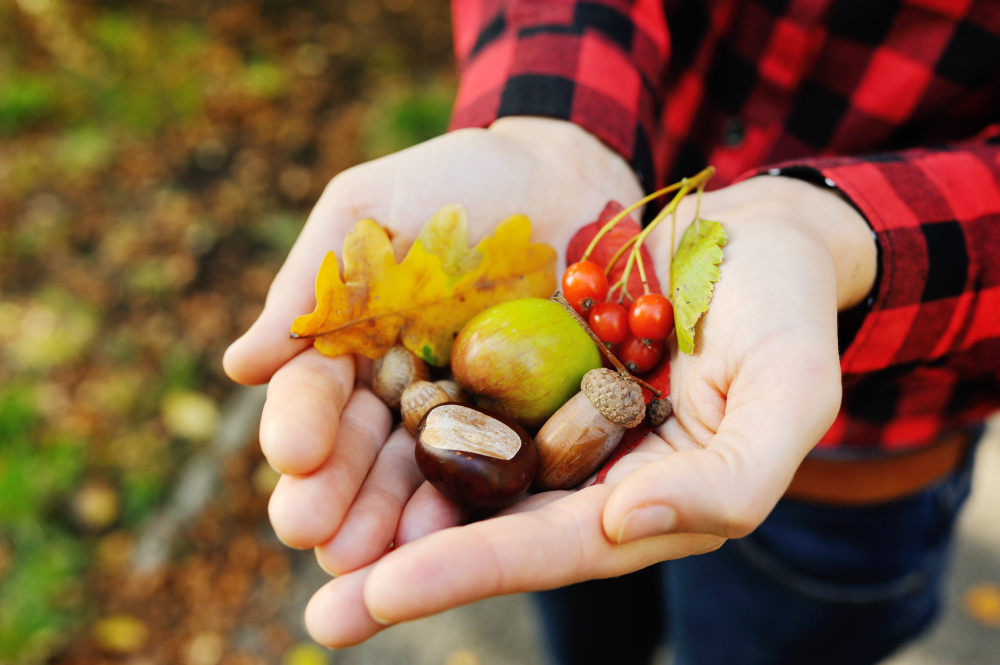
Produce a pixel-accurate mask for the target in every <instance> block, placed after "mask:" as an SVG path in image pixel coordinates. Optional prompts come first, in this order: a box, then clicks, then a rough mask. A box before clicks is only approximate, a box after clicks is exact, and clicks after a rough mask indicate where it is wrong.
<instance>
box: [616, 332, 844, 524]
mask: <svg viewBox="0 0 1000 665" xmlns="http://www.w3.org/2000/svg"><path fill="white" fill-rule="evenodd" d="M776 342H777V343H775V344H770V345H768V346H769V347H771V348H772V349H774V351H773V352H768V351H767V350H762V351H760V352H758V353H755V354H754V356H753V357H751V358H748V359H746V361H744V362H743V363H742V364H741V365H740V369H739V371H738V373H737V375H736V376H735V377H734V380H733V382H732V384H731V385H730V390H729V393H728V395H727V398H726V400H727V403H726V413H725V415H724V416H723V418H722V421H721V423H720V424H719V427H718V429H717V430H716V434H715V435H714V436H713V437H712V438H711V439H710V440H709V442H708V445H707V446H706V447H705V448H704V449H694V450H691V449H688V450H682V451H679V452H677V453H675V454H671V455H668V456H666V457H665V458H663V459H660V460H658V461H655V462H652V463H650V464H647V465H645V466H643V467H641V468H640V469H638V470H637V471H635V472H634V473H632V474H631V475H629V476H628V477H627V478H626V479H625V480H624V482H622V484H621V485H619V486H618V487H617V488H616V489H615V491H614V493H613V494H612V495H611V496H610V497H609V499H608V502H607V503H606V504H605V508H604V513H603V525H604V532H605V535H606V536H607V538H608V539H609V540H611V541H612V542H617V543H619V544H621V543H626V542H632V541H635V540H638V539H641V538H647V537H650V536H654V535H660V534H664V533H674V532H677V533H680V532H692V533H707V534H714V535H718V536H722V537H725V538H738V537H741V536H745V535H746V534H748V533H750V532H751V531H753V530H754V529H755V528H756V527H757V526H758V525H759V524H760V523H761V522H762V521H764V518H765V517H767V515H768V513H770V511H771V509H772V508H774V505H775V504H776V503H777V502H778V500H779V499H780V498H781V495H782V494H783V493H784V491H785V489H786V488H787V487H788V484H789V483H790V482H791V479H792V476H793V475H794V473H795V470H796V469H797V468H798V465H799V464H800V463H801V461H802V459H803V458H804V457H805V455H806V453H807V452H808V451H809V450H810V449H811V448H812V447H813V445H815V443H816V442H817V441H819V439H820V437H822V436H823V434H824V433H825V432H826V430H827V429H828V428H829V427H830V425H831V424H832V423H833V420H834V418H835V417H836V414H837V410H838V409H839V407H840V394H841V388H840V367H839V363H838V360H837V354H836V349H835V348H834V349H833V351H832V353H830V352H829V349H828V347H829V342H828V340H822V339H821V340H817V339H815V338H811V339H810V338H799V339H794V340H780V341H778V340H776ZM796 349H798V352H796ZM688 406H689V408H688V409H685V408H684V406H683V405H680V411H681V413H680V415H679V418H680V425H681V427H683V426H684V419H685V417H690V416H689V415H686V414H689V413H697V412H698V405H697V404H692V405H688Z"/></svg>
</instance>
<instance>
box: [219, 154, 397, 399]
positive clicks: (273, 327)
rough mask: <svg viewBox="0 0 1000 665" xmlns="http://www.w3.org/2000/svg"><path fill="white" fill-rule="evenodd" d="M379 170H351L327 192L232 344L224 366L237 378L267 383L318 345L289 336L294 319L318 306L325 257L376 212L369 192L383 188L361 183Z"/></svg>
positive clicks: (374, 175) (241, 380)
mask: <svg viewBox="0 0 1000 665" xmlns="http://www.w3.org/2000/svg"><path fill="white" fill-rule="evenodd" d="M379 173H380V171H379V170H377V169H371V168H370V167H365V169H364V170H363V172H362V173H361V174H360V177H359V176H358V175H352V174H350V173H349V172H345V173H344V174H341V176H338V178H335V179H334V180H333V181H331V182H330V184H329V185H328V186H327V188H326V189H325V190H324V191H323V195H322V196H320V199H319V201H317V202H316V206H315V207H314V208H313V210H312V212H311V213H310V214H309V219H308V220H307V221H306V225H305V226H304V227H303V229H302V233H301V235H300V236H299V238H298V240H296V242H295V245H294V246H293V247H292V250H291V251H290V252H289V254H288V258H287V259H286V260H285V263H284V265H283V266H282V267H281V270H279V271H278V274H277V275H276V276H275V278H274V282H273V283H272V284H271V288H270V289H269V290H268V293H267V299H266V300H265V302H264V310H263V311H262V312H261V314H260V316H259V317H258V318H257V320H256V321H255V322H254V323H253V325H252V326H250V329H249V330H247V332H246V333H244V334H243V336H241V337H240V338H239V339H237V340H236V341H235V342H233V343H232V344H231V345H230V347H229V348H228V349H226V353H225V355H224V357H223V359H222V365H223V368H224V369H225V370H226V374H228V375H229V377H230V378H231V379H233V380H234V381H236V382H238V383H242V384H247V385H255V384H259V383H265V382H267V381H268V380H269V379H270V378H271V376H272V375H273V374H274V373H275V372H276V371H277V370H278V368H279V367H281V366H282V365H284V364H285V363H286V362H288V360H290V359H291V358H294V357H295V356H296V355H297V354H299V353H301V352H302V351H303V349H306V348H308V347H309V346H310V345H311V344H312V342H311V341H310V340H302V339H291V338H289V336H288V333H289V331H290V330H291V328H292V322H293V321H294V320H295V318H296V317H298V316H302V315H303V314H308V313H309V312H311V311H313V309H315V307H316V274H317V273H318V272H319V267H320V264H321V263H322V262H323V257H324V256H326V253H327V252H329V251H333V252H336V253H337V255H338V256H339V255H340V251H341V247H343V245H344V238H345V237H346V235H347V233H348V232H349V231H350V229H351V226H352V225H353V224H354V222H356V221H358V220H359V219H362V218H363V217H365V216H369V215H370V213H371V211H370V209H369V208H370V207H369V206H368V205H366V203H365V199H366V196H365V193H366V192H368V191H377V190H378V185H377V184H374V185H372V186H370V187H364V186H359V185H363V184H364V183H365V182H367V181H368V180H371V179H379ZM348 180H349V181H350V183H348V182H347V181H348ZM359 215H360V216H359Z"/></svg>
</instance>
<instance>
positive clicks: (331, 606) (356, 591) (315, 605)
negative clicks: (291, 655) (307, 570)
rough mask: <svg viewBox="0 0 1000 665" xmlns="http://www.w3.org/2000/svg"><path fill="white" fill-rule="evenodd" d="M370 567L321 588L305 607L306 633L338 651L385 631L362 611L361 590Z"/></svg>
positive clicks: (366, 611) (363, 605)
mask: <svg viewBox="0 0 1000 665" xmlns="http://www.w3.org/2000/svg"><path fill="white" fill-rule="evenodd" d="M371 570H372V566H368V567H367V568H362V569H361V570H356V571H354V572H353V573H348V574H347V575H342V576H341V577H338V578H337V579H335V580H332V581H330V582H327V583H326V584H325V585H324V586H322V587H320V589H319V591H317V592H316V593H315V594H314V595H313V597H312V598H311V599H310V600H309V604H308V605H306V616H305V620H306V630H308V631H309V635H310V636H312V638H313V639H314V640H316V641H317V642H319V643H320V644H322V645H324V646H327V647H330V648H331V649H341V648H344V647H349V646H353V645H355V644H359V643H361V642H364V641H365V640H367V639H368V638H369V637H371V636H372V635H374V634H376V633H378V632H379V631H381V630H384V629H385V626H384V625H382V624H380V623H378V622H376V621H375V620H374V619H373V618H372V617H371V615H370V614H368V610H367V609H365V603H364V597H363V591H364V586H365V580H367V579H368V574H369V573H371Z"/></svg>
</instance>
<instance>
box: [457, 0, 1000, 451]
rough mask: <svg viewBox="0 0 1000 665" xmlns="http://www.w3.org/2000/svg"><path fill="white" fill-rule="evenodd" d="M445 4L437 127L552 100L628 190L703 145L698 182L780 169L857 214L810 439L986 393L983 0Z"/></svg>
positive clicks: (547, 112) (884, 427)
mask: <svg viewBox="0 0 1000 665" xmlns="http://www.w3.org/2000/svg"><path fill="white" fill-rule="evenodd" d="M453 15H454V26H455V48H456V52H457V56H458V59H459V66H460V69H461V73H462V76H461V84H460V86H459V92H458V98H457V101H456V105H455V111H454V116H453V119H452V126H453V128H458V127H474V126H479V127H484V126H488V125H489V124H490V123H491V122H493V121H494V120H495V119H497V118H499V117H501V116H508V115H541V116H550V117H556V118H562V119H565V120H570V121H572V122H574V123H576V124H578V125H580V126H582V127H584V128H585V129H587V130H588V131H589V132H591V133H592V134H594V135H596V136H597V137H599V138H600V139H602V140H603V141H604V142H605V143H607V144H608V145H609V146H611V147H612V148H613V149H615V150H616V151H618V152H619V153H620V154H622V155H623V156H624V157H625V158H626V159H628V160H629V161H630V162H631V164H632V165H633V167H634V169H635V171H636V172H637V173H638V174H639V177H640V179H641V180H642V182H643V183H644V185H645V186H646V187H647V188H653V187H654V186H655V185H657V184H660V183H664V182H669V181H673V180H677V179H679V178H680V177H682V176H685V175H691V174H693V173H695V172H697V171H698V170H699V169H701V168H702V167H704V166H705V165H706V164H713V165H715V167H716V168H717V169H718V176H717V177H716V179H715V180H714V181H713V185H714V186H716V187H718V186H722V185H724V184H727V183H729V182H732V181H733V180H734V179H736V178H738V177H740V175H741V174H745V173H746V172H747V171H751V172H757V173H759V172H762V171H766V170H768V169H770V168H772V167H777V168H783V169H788V168H791V169H792V172H793V173H795V172H797V173H798V174H799V175H802V174H812V175H813V176H815V177H818V178H819V179H820V180H822V179H823V178H824V177H825V178H828V179H829V180H831V181H832V182H834V183H835V184H836V186H837V187H838V188H839V189H840V190H841V191H842V192H843V193H844V194H846V196H847V197H849V198H850V200H851V201H852V202H853V203H854V204H855V205H856V206H857V208H858V209H859V210H860V211H861V212H862V213H863V214H864V215H865V217H866V218H867V219H868V222H869V223H870V224H871V226H872V228H873V229H874V231H875V233H876V237H877V240H878V244H879V263H880V265H879V271H880V272H879V279H878V283H877V286H876V289H875V290H874V291H873V293H872V297H871V298H870V299H869V302H868V303H866V304H865V305H866V311H865V312H864V313H863V317H861V318H859V319H858V320H857V321H856V324H855V325H853V326H850V328H851V330H850V333H847V332H845V333H844V334H843V335H842V337H847V338H848V339H842V342H843V348H842V351H843V353H842V370H843V374H844V389H845V392H844V402H843V406H842V409H841V412H840V415H839V416H838V418H837V421H836V422H835V423H834V425H833V427H832V428H831V429H830V431H829V433H828V434H827V435H826V437H824V439H823V442H822V443H821V444H820V445H821V447H827V448H839V453H848V452H849V451H851V450H859V451H860V449H859V448H857V446H867V447H868V448H869V449H870V447H871V446H872V445H873V444H878V445H880V446H881V447H882V448H883V449H892V450H898V449H906V448H911V447H915V446H920V445H923V444H925V443H927V442H929V441H931V440H933V439H934V438H935V437H936V436H937V435H938V434H939V433H940V431H941V430H942V429H944V428H947V427H953V426H958V425H963V424H967V423H971V422H977V421H980V420H982V419H983V418H984V417H985V416H986V415H988V414H989V413H991V412H993V411H995V410H997V409H998V408H1000V184H998V183H1000V141H998V140H996V137H997V135H998V134H1000V132H996V131H993V132H991V131H990V129H989V126H990V123H995V122H997V121H998V120H1000V3H998V2H996V1H983V0H893V1H889V0H631V1H630V0H591V1H573V0H562V1H530V0H453ZM990 137H993V138H990ZM786 172H787V171H786ZM831 452H832V451H831Z"/></svg>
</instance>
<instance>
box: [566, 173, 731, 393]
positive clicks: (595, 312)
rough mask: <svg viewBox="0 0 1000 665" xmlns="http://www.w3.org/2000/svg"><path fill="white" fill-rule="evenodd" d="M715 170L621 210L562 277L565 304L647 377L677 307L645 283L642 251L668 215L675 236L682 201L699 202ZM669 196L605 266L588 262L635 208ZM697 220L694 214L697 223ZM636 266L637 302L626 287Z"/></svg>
mask: <svg viewBox="0 0 1000 665" xmlns="http://www.w3.org/2000/svg"><path fill="white" fill-rule="evenodd" d="M714 172H715V169H713V168H712V167H709V168H707V169H705V170H704V171H702V172H701V173H699V174H698V175H696V176H694V177H693V178H685V179H684V180H682V181H681V182H679V183H675V184H673V185H671V186H669V187H665V188H664V189H661V190H660V191H658V192H654V193H653V194H650V195H649V196H647V197H645V198H643V199H642V200H641V201H638V202H636V203H634V204H633V205H631V206H629V207H628V208H626V209H624V210H622V211H621V212H620V213H619V214H617V215H615V217H613V218H612V219H611V220H610V221H609V222H608V223H607V224H605V225H604V226H603V227H602V228H601V230H600V231H598V233H597V235H596V236H595V237H594V239H593V240H592V241H591V243H590V246H589V247H587V251H586V252H584V254H583V256H582V257H581V259H580V260H579V261H577V262H576V263H574V264H572V265H570V266H569V267H568V268H567V269H566V272H565V273H563V278H562V289H563V294H564V295H565V297H566V300H567V301H569V303H570V304H571V305H572V306H573V309H575V310H576V311H577V313H578V314H580V316H582V317H583V318H584V319H586V320H587V324H588V325H589V326H590V329H591V330H593V332H594V334H595V335H597V337H598V338H599V339H600V340H601V341H602V342H604V343H605V344H607V345H608V347H609V348H612V345H613V353H614V354H615V355H616V356H617V357H618V359H619V360H621V362H622V363H623V364H624V365H625V367H626V368H628V370H629V371H630V372H632V373H633V374H643V373H645V372H648V371H650V370H651V369H653V368H654V367H655V366H656V364H657V363H658V362H659V361H660V358H661V357H662V356H663V347H664V341H665V340H666V339H667V338H668V337H669V336H670V334H671V333H673V331H674V310H673V305H672V304H671V302H670V300H669V299H668V298H667V297H666V296H665V295H663V294H660V293H652V292H651V289H650V287H649V283H648V281H647V279H646V269H645V266H644V265H643V261H642V254H641V252H640V249H641V247H642V244H643V242H644V241H645V239H646V237H647V236H648V235H649V233H650V232H651V231H652V230H653V229H654V228H655V227H656V225H657V224H659V223H660V222H661V221H662V220H663V219H665V218H666V217H668V216H673V218H672V222H673V224H672V228H671V235H672V236H673V235H674V234H675V232H676V219H675V217H676V211H677V205H678V203H680V200H681V199H682V198H683V197H684V196H686V195H687V194H688V193H692V192H696V193H697V195H698V203H699V204H700V203H701V193H702V191H703V190H704V187H705V184H706V183H707V181H708V179H709V178H711V177H712V174H713V173H714ZM668 192H677V194H676V195H675V196H674V198H673V200H672V201H671V202H670V203H669V204H668V205H667V206H666V207H664V208H663V210H661V211H660V213H659V214H658V215H657V216H656V217H655V218H654V219H653V221H652V222H650V224H649V225H648V226H647V227H646V228H645V229H643V230H642V231H640V232H639V233H637V234H636V235H635V236H633V237H632V238H631V239H630V240H628V241H627V242H626V243H625V244H624V245H623V246H622V247H621V248H620V249H619V250H618V252H617V253H616V254H615V255H614V257H613V258H612V259H611V261H610V263H609V264H608V265H607V266H606V267H605V268H602V267H601V266H599V265H598V264H596V263H594V262H593V261H589V260H588V257H589V256H590V254H591V252H593V250H594V248H595V247H596V246H597V243H598V241H599V240H600V239H601V238H602V237H603V236H605V235H606V234H607V233H608V232H609V231H610V230H611V229H612V228H614V226H615V225H616V224H618V222H620V221H621V220H622V219H624V218H625V217H626V216H627V215H628V214H629V213H630V212H632V211H633V210H636V209H638V208H639V207H640V206H642V205H644V204H646V203H649V202H650V201H652V200H653V199H655V198H657V197H659V196H662V195H664V194H666V193H668ZM698 208H700V205H699V206H698ZM697 217H698V211H697V210H696V211H695V219H697ZM671 244H673V243H672V242H671ZM626 253H627V254H628V263H627V264H626V266H625V271H624V273H623V275H622V278H621V280H619V281H618V282H616V283H615V284H609V283H608V274H609V273H610V272H611V269H612V267H613V266H614V265H615V263H616V262H617V261H618V259H619V258H622V257H624V255H625V254H626ZM633 266H636V267H638V269H639V275H640V277H641V278H642V286H643V290H644V291H645V293H643V294H642V295H640V296H639V297H637V298H633V297H632V294H630V293H629V292H628V288H627V285H628V280H629V275H630V273H631V271H632V267H633ZM668 271H669V268H668ZM616 292H617V294H616ZM626 297H627V298H628V299H629V300H630V301H631V303H630V304H629V305H628V307H627V308H626V306H625V304H624V303H625V298H626Z"/></svg>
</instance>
